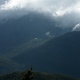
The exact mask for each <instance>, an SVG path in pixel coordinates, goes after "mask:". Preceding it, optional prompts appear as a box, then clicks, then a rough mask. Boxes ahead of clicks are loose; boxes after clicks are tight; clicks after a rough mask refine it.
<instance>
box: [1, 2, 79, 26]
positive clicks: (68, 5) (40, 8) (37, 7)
mask: <svg viewBox="0 0 80 80" xmlns="http://www.w3.org/2000/svg"><path fill="white" fill-rule="evenodd" d="M0 1H1V0H0ZM3 1H4V2H3V3H2V4H0V19H4V18H11V17H15V16H16V15H17V16H19V17H21V16H24V15H27V14H28V13H29V12H37V13H42V14H48V15H51V16H52V18H56V19H57V21H59V22H60V23H61V25H62V24H64V25H66V26H68V25H69V24H70V23H79V21H80V0H3ZM65 23H66V24H65Z"/></svg>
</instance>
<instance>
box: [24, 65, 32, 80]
mask: <svg viewBox="0 0 80 80" xmlns="http://www.w3.org/2000/svg"><path fill="white" fill-rule="evenodd" d="M32 69H33V68H32V66H31V67H30V69H29V70H28V71H27V73H25V74H24V78H23V80H32V79H33V76H32V74H33V72H32Z"/></svg>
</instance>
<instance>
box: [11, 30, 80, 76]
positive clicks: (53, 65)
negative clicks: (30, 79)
mask: <svg viewBox="0 0 80 80" xmlns="http://www.w3.org/2000/svg"><path fill="white" fill-rule="evenodd" d="M12 59H13V60H14V61H16V62H17V63H19V64H24V65H26V67H25V68H27V67H28V66H29V65H33V66H34V68H35V69H36V70H37V71H44V72H45V71H46V72H54V73H59V74H66V75H70V76H74V77H80V32H79V31H78V32H69V33H66V34H65V35H62V36H59V37H55V38H53V39H51V40H49V41H48V42H46V43H44V44H43V45H41V46H38V47H37V48H33V49H30V50H28V51H25V52H23V53H22V54H19V55H17V56H15V57H13V58H12Z"/></svg>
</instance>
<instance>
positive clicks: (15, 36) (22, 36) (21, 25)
mask: <svg viewBox="0 0 80 80" xmlns="http://www.w3.org/2000/svg"><path fill="white" fill-rule="evenodd" d="M56 25H57V23H56V22H55V21H54V20H53V19H51V18H49V17H48V16H44V15H42V14H37V13H30V14H28V15H27V16H23V17H21V18H18V19H9V20H7V21H5V20H3V21H0V54H3V53H6V52H8V51H10V50H11V49H13V47H15V46H17V45H20V44H23V43H25V42H27V41H29V40H31V39H34V38H41V37H42V36H43V35H44V34H45V33H46V32H50V33H51V34H53V35H60V34H62V33H65V32H66V31H68V30H62V29H61V28H59V27H56Z"/></svg>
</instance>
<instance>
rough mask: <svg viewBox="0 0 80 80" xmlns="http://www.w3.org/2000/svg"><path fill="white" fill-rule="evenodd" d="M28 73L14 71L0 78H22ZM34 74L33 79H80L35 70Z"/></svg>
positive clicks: (2, 79)
mask: <svg viewBox="0 0 80 80" xmlns="http://www.w3.org/2000/svg"><path fill="white" fill-rule="evenodd" d="M26 73H27V72H14V73H12V74H7V75H4V76H0V80H22V79H23V77H24V74H26ZM32 76H33V80H80V79H76V78H71V77H68V76H64V75H59V74H49V73H39V72H33V75H32Z"/></svg>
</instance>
